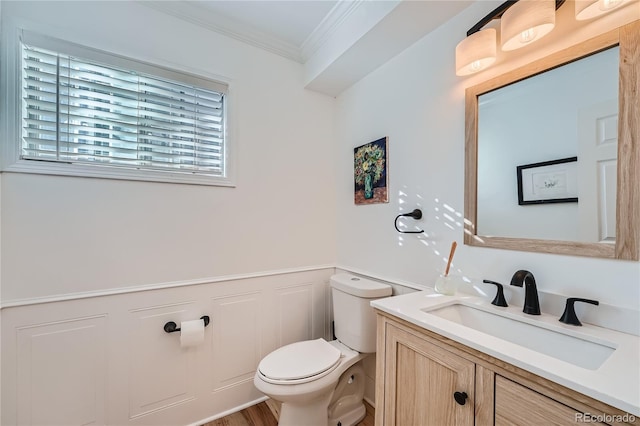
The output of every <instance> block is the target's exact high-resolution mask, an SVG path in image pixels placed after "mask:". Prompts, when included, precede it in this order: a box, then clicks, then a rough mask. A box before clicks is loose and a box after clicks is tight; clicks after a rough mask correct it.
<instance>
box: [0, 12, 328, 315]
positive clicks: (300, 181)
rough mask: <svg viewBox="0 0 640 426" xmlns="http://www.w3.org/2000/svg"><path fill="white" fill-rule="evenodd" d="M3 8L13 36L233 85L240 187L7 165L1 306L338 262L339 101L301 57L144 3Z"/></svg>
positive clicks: (233, 138) (233, 129)
mask: <svg viewBox="0 0 640 426" xmlns="http://www.w3.org/2000/svg"><path fill="white" fill-rule="evenodd" d="M2 12H3V13H2V19H3V28H4V30H5V31H8V30H9V29H10V28H9V26H8V25H7V24H8V23H13V22H15V23H16V24H17V25H19V26H23V27H26V28H30V29H32V30H34V31H38V32H44V33H46V34H48V35H50V36H55V37H57V38H62V39H67V40H71V41H74V42H77V43H81V44H84V45H87V46H90V47H94V48H98V49H102V50H106V51H111V52H115V53H118V54H121V55H125V56H129V57H132V58H138V59H141V60H145V61H149V62H154V63H158V64H160V65H165V66H170V67H173V68H177V69H184V70H186V71H189V72H194V73H198V74H203V75H205V76H212V77H214V78H224V79H225V80H227V81H229V82H230V99H229V101H230V102H229V104H230V120H231V127H230V132H231V139H230V141H231V143H232V144H233V148H234V149H235V152H236V155H237V157H236V160H237V161H236V165H237V173H236V175H237V178H236V182H237V187H236V188H222V187H204V186H188V185H170V184H161V183H144V182H125V181H114V180H101V179H82V178H69V177H53V176H39V175H27V174H15V173H5V174H4V175H3V179H2V200H1V203H2V207H3V211H2V256H3V258H2V264H3V266H4V267H3V268H2V300H3V302H4V303H7V302H11V301H16V300H23V299H31V298H38V297H47V296H58V295H64V294H70V293H83V292H96V291H103V290H108V289H114V288H129V287H137V286H147V285H157V284H162V283H169V282H175V281H183V280H191V279H200V278H209V277H219V276H228V275H235V274H246V273H253V272H261V271H272V270H281V269H291V268H300V267H307V266H316V265H326V264H332V263H333V262H334V260H335V197H334V187H335V185H334V183H333V182H334V175H335V173H333V170H334V166H333V158H334V157H335V154H334V153H333V151H332V144H331V143H330V141H331V140H332V138H333V126H332V120H333V116H332V113H333V104H334V100H333V99H332V98H329V97H327V96H324V95H320V94H317V93H314V92H311V91H308V90H305V89H303V77H302V75H303V69H302V66H301V65H300V64H297V63H295V62H293V61H290V60H287V59H284V58H281V57H279V56H276V55H274V54H271V53H267V52H265V51H263V50H260V49H257V48H254V47H251V46H248V45H246V44H243V43H241V42H239V41H236V40H233V39H230V38H227V37H224V36H222V35H220V34H217V33H214V32H212V31H209V30H206V29H204V28H201V27H198V26H195V25H192V24H190V23H187V22H185V21H182V20H179V19H175V18H173V17H171V16H169V15H165V14H163V13H161V12H158V11H156V10H154V9H151V8H148V7H145V6H144V5H142V4H140V3H136V2H100V1H98V2H93V1H92V2H46V1H45V2H11V1H9V2H3V10H2ZM50 22H51V24H50ZM5 50H6V49H4V48H3V52H4V51H5ZM7 142H8V143H15V141H3V143H7Z"/></svg>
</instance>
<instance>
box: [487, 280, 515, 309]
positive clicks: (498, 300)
mask: <svg viewBox="0 0 640 426" xmlns="http://www.w3.org/2000/svg"><path fill="white" fill-rule="evenodd" d="M482 282H483V283H487V284H493V285H495V286H496V287H497V288H498V291H497V292H496V297H494V298H493V300H492V301H491V304H492V305H496V306H502V307H505V308H506V307H507V306H509V305H508V304H507V301H506V299H505V298H504V290H503V288H502V284H500V283H497V282H495V281H491V280H482Z"/></svg>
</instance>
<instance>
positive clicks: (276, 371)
mask: <svg viewBox="0 0 640 426" xmlns="http://www.w3.org/2000/svg"><path fill="white" fill-rule="evenodd" d="M323 349H324V350H323ZM294 354H295V356H294ZM334 356H335V358H334ZM364 357H365V355H364V354H361V353H358V352H356V351H354V350H352V349H350V348H348V347H347V346H345V345H343V344H342V343H340V342H339V341H337V340H333V341H331V342H327V341H326V340H324V339H317V340H307V341H304V342H297V343H293V344H291V345H287V346H283V347H282V348H280V349H277V350H276V351H274V352H271V353H270V354H269V355H268V356H267V357H265V358H264V359H263V361H262V362H261V363H260V366H259V367H258V371H257V372H256V375H255V377H254V381H253V382H254V385H255V386H256V388H257V389H258V390H259V391H260V392H262V393H264V394H265V395H268V396H269V397H271V398H273V399H274V400H276V401H280V402H281V403H282V408H281V411H280V419H279V421H278V424H279V425H280V426H283V425H290V426H294V425H295V426H327V424H328V423H327V422H328V418H327V415H328V408H329V405H330V403H331V400H332V397H333V395H334V392H333V391H334V389H335V388H336V385H337V384H338V382H339V380H340V378H341V376H342V374H343V373H344V372H345V371H347V370H348V369H349V368H350V367H352V366H353V365H354V364H356V363H357V362H358V361H360V360H361V359H363V358H364ZM295 359H301V360H306V361H308V363H307V365H308V366H309V367H308V369H307V370H306V371H304V370H305V369H304V367H302V368H300V369H299V370H295V368H294V371H296V374H290V373H284V374H282V373H283V372H284V371H286V368H285V366H286V364H287V363H291V362H292V361H293V360H295ZM264 361H267V362H266V363H265V362H264ZM280 362H282V364H281V365H280V366H279V365H278V364H279V363H280ZM280 367H282V368H280ZM360 380H362V381H364V377H362V378H361V379H360ZM363 389H364V388H363ZM363 393H364V392H363ZM360 404H362V396H361V397H360ZM363 417H364V415H363ZM360 420H362V418H360V419H357V420H356V422H355V423H357V422H358V421H360ZM355 423H354V424H355ZM336 424H337V423H336ZM342 424H343V426H347V424H346V423H342Z"/></svg>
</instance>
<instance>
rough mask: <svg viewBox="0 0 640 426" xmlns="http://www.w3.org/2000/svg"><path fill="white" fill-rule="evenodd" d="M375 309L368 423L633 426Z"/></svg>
mask: <svg viewBox="0 0 640 426" xmlns="http://www.w3.org/2000/svg"><path fill="white" fill-rule="evenodd" d="M377 314H378V315H377V321H378V343H377V361H376V363H377V364H376V420H375V422H376V426H411V425H416V426H444V425H455V426H464V425H470V426H472V425H477V426H483V425H496V426H498V425H575V424H580V423H590V424H636V425H640V420H639V419H638V418H634V417H633V416H630V415H626V416H625V414H626V413H624V412H622V411H620V410H618V409H616V408H613V407H611V406H609V405H607V404H604V403H602V402H600V401H596V400H594V399H592V398H590V397H587V396H585V395H582V394H580V393H578V392H576V391H574V390H571V389H568V388H566V387H564V386H560V385H558V384H556V383H553V382H550V381H549V380H546V379H544V378H542V377H539V376H537V375H535V374H532V373H529V372H527V371H524V370H522V369H520V368H518V367H515V366H513V365H511V364H508V363H505V362H503V361H500V360H498V359H496V358H494V357H491V356H489V355H487V354H484V353H482V352H480V351H477V350H475V349H472V348H469V347H467V346H464V345H462V344H460V343H458V342H455V341H453V340H451V339H448V338H445V337H443V336H440V335H438V334H436V333H433V332H431V331H429V330H425V329H422V328H420V327H417V326H415V325H413V324H411V323H409V322H406V321H404V320H402V319H399V318H397V317H394V316H391V315H388V314H386V313H384V312H382V311H377ZM623 419H624V420H629V421H630V423H624V422H622V421H620V420H623ZM597 420H600V421H603V420H604V421H605V423H602V422H601V423H598V422H597Z"/></svg>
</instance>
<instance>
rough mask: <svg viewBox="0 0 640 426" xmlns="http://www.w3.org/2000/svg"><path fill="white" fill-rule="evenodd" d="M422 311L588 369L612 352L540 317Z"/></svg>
mask: <svg viewBox="0 0 640 426" xmlns="http://www.w3.org/2000/svg"><path fill="white" fill-rule="evenodd" d="M423 312H425V313H427V314H431V315H435V316H437V317H439V318H443V319H445V320H448V321H452V322H454V323H456V324H459V325H462V326H465V327H469V328H471V329H473V330H476V331H479V332H482V333H485V334H489V335H491V336H494V337H497V338H500V339H502V340H506V341H508V342H511V343H515V344H516V345H520V346H523V347H525V348H528V349H531V350H534V351H536V352H539V353H541V354H545V355H548V356H550V357H553V358H556V359H559V360H562V361H566V362H568V363H570V364H573V365H576V366H578V367H582V368H586V369H589V370H597V369H598V368H599V367H600V366H601V365H602V364H603V363H604V362H605V361H606V360H607V359H608V358H609V357H610V356H611V354H613V352H614V351H615V345H614V344H613V343H609V342H604V341H596V340H598V339H593V340H588V339H586V338H581V337H577V336H572V335H570V334H568V333H567V332H566V331H565V330H563V329H562V327H560V326H555V325H552V324H548V323H543V322H541V321H540V320H539V317H537V318H536V319H531V320H529V319H526V320H525V319H524V318H519V317H518V316H517V315H514V314H512V313H509V312H504V313H503V312H500V313H498V312H495V313H494V312H490V311H487V310H483V309H480V308H479V307H476V306H468V305H464V304H461V303H455V304H452V305H448V306H444V307H434V308H430V309H424V310H423ZM528 321H531V322H528ZM535 322H540V324H539V325H538V324H535Z"/></svg>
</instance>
